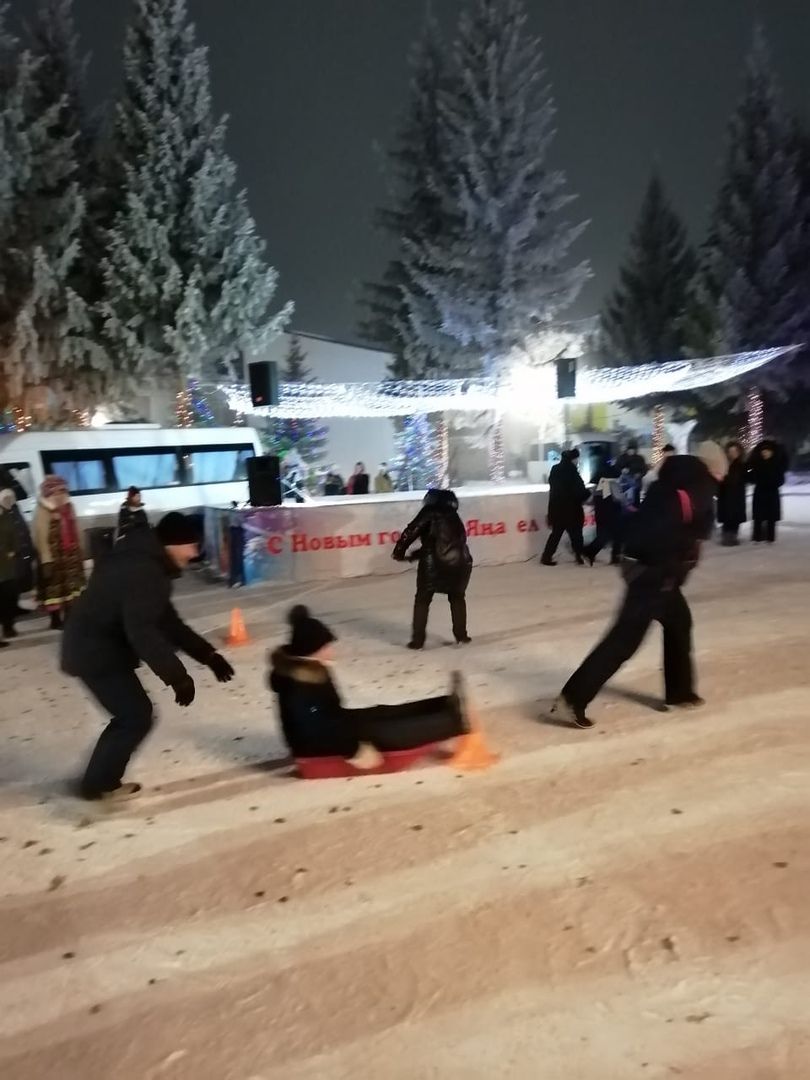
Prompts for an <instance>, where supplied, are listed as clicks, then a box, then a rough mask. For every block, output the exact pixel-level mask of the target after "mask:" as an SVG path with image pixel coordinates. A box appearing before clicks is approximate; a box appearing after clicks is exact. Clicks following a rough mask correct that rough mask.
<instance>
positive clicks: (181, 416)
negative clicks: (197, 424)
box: [175, 387, 194, 428]
mask: <svg viewBox="0 0 810 1080" xmlns="http://www.w3.org/2000/svg"><path fill="white" fill-rule="evenodd" d="M175 412H176V414H177V426H178V427H181V428H189V427H191V426H192V424H193V423H194V407H193V405H192V401H191V391H190V390H189V388H188V387H185V388H184V389H183V390H178V391H177V397H176V399H175Z"/></svg>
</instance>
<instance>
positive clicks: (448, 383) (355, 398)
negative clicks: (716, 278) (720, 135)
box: [178, 345, 801, 419]
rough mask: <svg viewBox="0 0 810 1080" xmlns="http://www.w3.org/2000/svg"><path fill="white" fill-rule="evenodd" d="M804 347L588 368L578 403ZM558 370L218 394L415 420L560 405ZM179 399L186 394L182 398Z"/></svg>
mask: <svg viewBox="0 0 810 1080" xmlns="http://www.w3.org/2000/svg"><path fill="white" fill-rule="evenodd" d="M799 348H801V346H799V345H789V346H785V347H783V348H775V349H763V350H761V351H759V352H746V353H737V354H735V355H732V356H714V357H709V358H707V359H702V360H676V361H673V362H671V363H666V364H642V365H639V366H638V367H620V368H592V369H588V368H586V369H583V370H581V371H580V372H579V373H578V376H577V393H576V397H575V398H570V399H568V400H569V401H570V402H572V403H575V404H581V405H596V404H603V403H606V402H618V401H625V400H630V399H633V398H643V397H650V396H660V395H663V394H668V393H675V392H678V391H685V390H697V389H700V388H701V387H705V386H713V385H715V384H717V383H722V382H728V381H729V380H731V379H737V378H740V377H741V376H742V375H746V374H748V373H749V372H751V371H756V370H757V369H758V368H760V367H763V366H764V365H765V364H768V363H770V362H771V361H772V360H775V359H776V358H777V357H780V356H785V355H787V354H789V353H793V352H796V351H797V350H798V349H799ZM553 379H554V372H553V368H552V366H551V365H548V364H545V365H543V366H541V367H537V368H534V367H530V366H528V365H523V366H518V367H516V368H515V369H513V370H512V372H510V373H509V375H508V376H505V377H503V378H500V379H496V378H480V379H435V380H430V381H418V380H402V381H385V382H358V383H282V384H281V387H280V400H279V404H278V405H274V406H260V407H255V406H254V405H253V404H252V402H251V398H250V390H249V389H248V388H247V387H246V386H243V385H235V386H234V385H222V386H220V387H219V388H218V389H219V390H221V391H222V393H223V394H224V395H225V398H226V399H227V402H228V406H229V407H230V408H231V410H232V411H233V412H235V413H237V414H238V415H251V414H255V415H258V416H266V417H272V418H278V419H306V418H314V417H317V418H327V417H337V416H344V417H345V416H348V417H355V418H359V417H396V416H415V415H418V414H424V413H439V412H445V411H456V412H488V411H492V410H495V411H497V412H510V413H511V412H514V411H518V412H522V413H527V414H531V413H532V412H533V411H536V410H539V409H543V408H547V407H548V403H549V401H551V400H553V399H555V394H554V390H553ZM178 398H179V395H178Z"/></svg>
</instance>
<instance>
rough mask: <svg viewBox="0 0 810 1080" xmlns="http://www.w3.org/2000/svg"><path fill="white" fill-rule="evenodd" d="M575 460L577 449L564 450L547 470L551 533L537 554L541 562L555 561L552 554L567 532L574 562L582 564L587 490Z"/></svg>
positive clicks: (547, 563) (552, 563)
mask: <svg viewBox="0 0 810 1080" xmlns="http://www.w3.org/2000/svg"><path fill="white" fill-rule="evenodd" d="M578 461H579V450H576V449H574V450H564V451H563V455H562V460H561V461H560V462H559V463H558V464H557V465H555V466H553V468H552V470H551V472H550V473H549V474H548V486H549V492H548V525H549V528H550V529H551V533H550V535H549V538H548V540H547V541H546V546H545V550H544V551H543V554H542V556H541V557H540V562H541V563H542V564H543V566H556V565H557V563H556V562H555V561H554V555H555V554H556V552H557V548H558V547H559V544H560V540H562V535H563V533H564V532H567V533H568V537H569V539H570V541H571V547H572V548H573V549H574V557H575V558H576V560H577V563H578V564H579V565H580V566H584V565H585V560H584V558H583V557H582V555H583V550H584V541H583V539H582V529H583V527H584V525H585V511H584V510H583V508H582V505H583V503H584V502H586V501H587V499H588V498H589V496H590V492H589V491H588V489H587V487H586V486H585V481H584V480H583V479H582V477H581V476H580V474H579V469H578V468H577V462H578Z"/></svg>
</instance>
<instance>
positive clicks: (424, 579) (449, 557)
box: [392, 488, 473, 649]
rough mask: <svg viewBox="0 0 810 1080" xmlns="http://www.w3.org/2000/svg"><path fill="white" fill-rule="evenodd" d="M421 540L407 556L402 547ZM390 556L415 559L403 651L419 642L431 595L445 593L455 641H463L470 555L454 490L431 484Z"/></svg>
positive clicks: (465, 639)
mask: <svg viewBox="0 0 810 1080" xmlns="http://www.w3.org/2000/svg"><path fill="white" fill-rule="evenodd" d="M417 540H419V541H421V544H422V546H421V547H420V548H419V549H418V550H417V551H415V552H414V553H413V554H412V555H410V556H408V555H407V551H408V548H409V547H411V546H412V545H413V544H415V543H416V542H417ZM392 557H393V558H394V559H395V560H396V561H397V562H405V561H409V562H417V561H418V563H419V569H418V572H417V575H416V597H415V598H414V604H413V630H412V633H411V640H410V642H409V643H408V648H409V649H421V648H423V646H424V644H425V634H426V632H427V621H428V613H429V612H430V605H431V603H432V602H433V597H434V594H435V593H445V594H446V595H447V599H448V600H449V601H450V615H451V617H452V620H453V635H454V637H455V639H456V642H457V644H459V645H468V644H469V643H470V640H471V639H470V637H469V635H468V634H467V586H468V585H469V583H470V575H471V574H472V566H473V561H472V555H471V554H470V549H469V547H467V530H466V529H465V527H464V522H463V521H462V520H461V518H460V517H459V515H458V499H457V498H456V495H455V492H452V491H444V490H440V489H439V488H431V489H430V491H428V493H427V494H426V495H425V498H424V501H423V503H422V509H421V510H420V511H419V513H418V514H417V515H416V517H415V518H414V519H413V521H412V522H410V524H409V525H406V527H405V529H404V530H403V532H402V535H401V536H400V538H399V540H398V541H397V543H396V545H395V547H394V551H393V555H392Z"/></svg>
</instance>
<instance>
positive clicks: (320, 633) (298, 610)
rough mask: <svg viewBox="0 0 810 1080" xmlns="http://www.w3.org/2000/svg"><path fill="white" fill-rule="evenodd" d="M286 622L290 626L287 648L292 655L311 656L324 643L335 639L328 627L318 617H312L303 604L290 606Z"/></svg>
mask: <svg viewBox="0 0 810 1080" xmlns="http://www.w3.org/2000/svg"><path fill="white" fill-rule="evenodd" d="M287 622H288V623H289V624H290V626H291V627H292V636H291V638H290V644H289V650H290V652H291V653H292V654H293V656H312V654H313V653H316V652H318V651H319V650H320V649H322V648H323V647H324V645H329V643H330V642H332V641H336V640H337V638H336V637H335V635H334V634H333V633H332V631H331V630H330V629H329V627H328V626H326V624H325V623H322V622H321V621H320V619H314V618H313V617H312V616H311V615H310V613H309V608H308V607H305V606H304V605H303V604H296V605H295V607H294V608H292V610H291V611H290V613H289V615H288V616H287Z"/></svg>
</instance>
